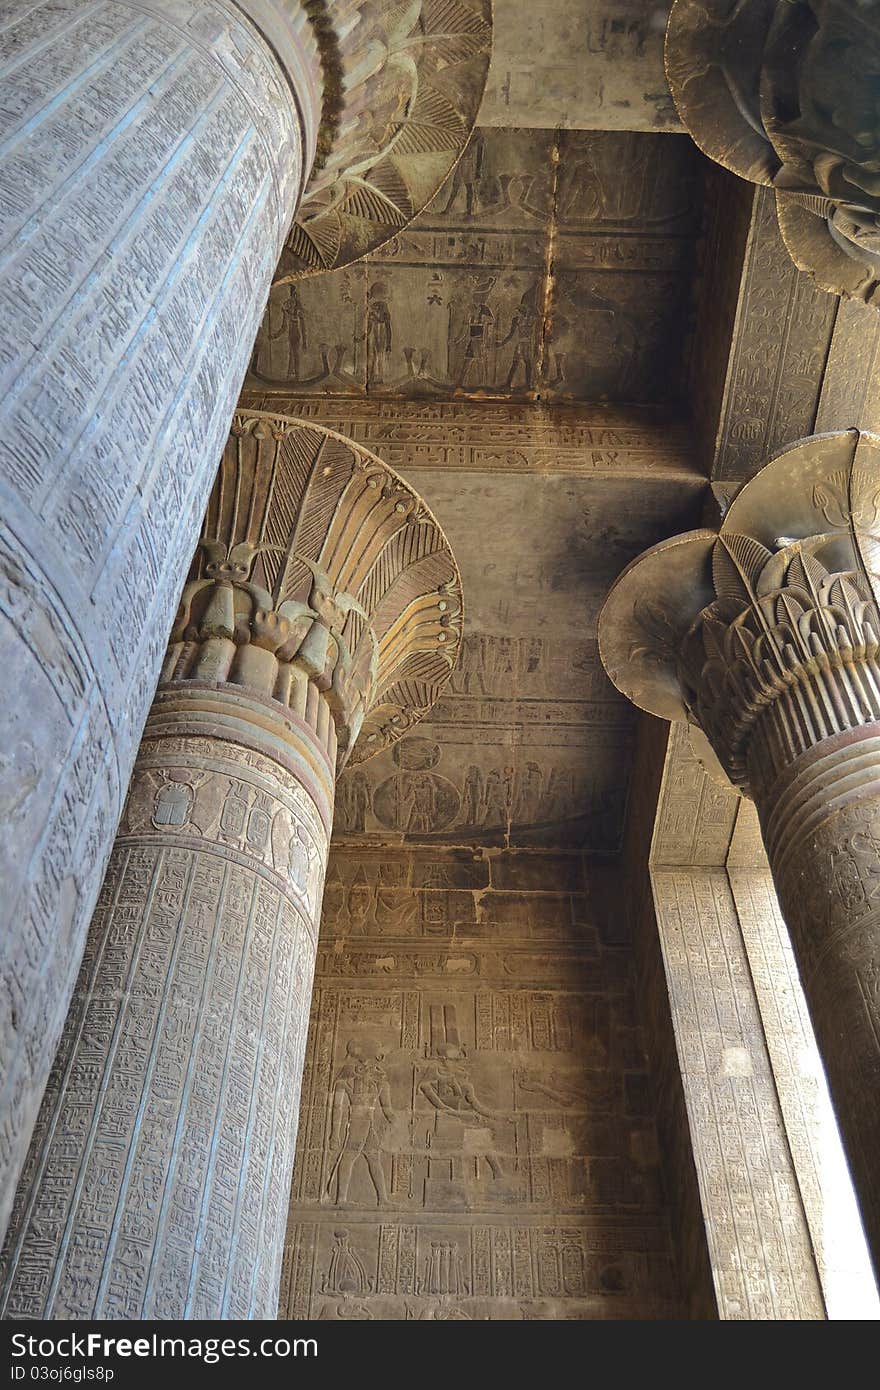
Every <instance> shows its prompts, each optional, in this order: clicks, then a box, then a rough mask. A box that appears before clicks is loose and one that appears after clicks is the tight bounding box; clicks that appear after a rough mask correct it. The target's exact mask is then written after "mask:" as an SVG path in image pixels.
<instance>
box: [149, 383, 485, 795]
mask: <svg viewBox="0 0 880 1390" xmlns="http://www.w3.org/2000/svg"><path fill="white" fill-rule="evenodd" d="M461 623H462V596H461V580H460V578H459V574H458V568H457V566H456V563H455V559H454V557H453V555H452V551H451V550H450V548H449V544H448V542H447V540H446V538H445V536H444V535H443V532H442V530H441V529H440V527H439V525H438V524H437V522H436V521H435V519H434V517H433V516H432V515H431V513H430V512H429V511H428V509H427V507H426V506H425V505H424V503H423V502H422V501H421V499H420V498H419V497H418V496H417V495H416V493H415V492H413V490H412V488H410V487H409V486H408V484H407V483H405V482H404V481H403V479H402V478H400V477H398V475H397V474H396V473H395V472H394V471H393V470H392V469H390V468H389V467H387V465H386V464H384V463H382V461H381V460H380V459H378V458H376V457H375V456H374V455H373V454H370V453H368V451H367V450H366V449H362V448H360V446H359V445H357V444H354V443H352V441H351V440H348V439H345V438H344V437H343V436H342V435H339V434H336V433H334V432H333V431H332V430H328V429H324V428H323V427H322V426H319V425H314V424H311V423H309V422H307V421H303V420H294V419H290V418H288V417H285V416H280V415H271V414H267V413H265V412H262V411H256V412H247V413H244V412H239V413H238V414H236V416H235V418H234V421H233V425H232V432H231V434H230V437H229V441H228V443H227V446H226V448H225V450H224V453H223V458H222V460H221V463H220V471H219V474H218V477H217V481H216V483H215V486H214V491H213V493H212V494H211V499H210V502H209V504H208V511H207V516H206V519H205V525H204V529H203V533H202V539H201V543H200V546H199V551H198V554H197V556H196V559H195V561H194V564H193V568H192V571H191V573H190V578H189V581H188V583H187V585H186V587H185V589H184V591H183V596H182V599H181V603H180V608H179V610H178V615H177V619H176V622H175V625H174V629H173V631H172V636H171V644H170V646H169V649H168V654H167V657H166V661H165V666H164V670H163V676H162V680H163V682H172V683H175V684H177V683H179V682H187V683H192V682H196V683H201V684H207V685H218V684H225V685H233V686H238V687H244V688H245V689H246V690H247V691H248V692H249V693H250V694H251V695H255V696H257V697H259V698H262V699H265V700H269V701H271V702H272V703H273V704H274V705H275V706H278V705H281V706H283V707H284V709H285V710H287V711H289V712H290V713H291V714H292V715H294V716H296V717H297V718H299V719H301V720H305V722H306V723H308V724H309V725H310V726H311V727H312V728H313V729H314V730H316V731H317V732H318V734H319V736H320V738H321V741H322V742H325V743H327V745H328V752H329V754H330V761H331V765H332V764H333V762H334V760H335V762H336V767H337V771H341V770H342V768H343V767H344V766H345V764H346V763H347V762H348V761H349V760H350V759H352V758H353V759H354V761H363V759H364V758H366V757H370V756H372V754H374V753H378V752H379V751H380V750H381V749H382V748H385V747H387V746H388V744H390V743H393V742H395V741H396V740H397V739H398V738H400V737H401V735H402V734H404V733H405V732H406V731H407V730H408V729H410V728H411V727H412V725H413V724H414V723H416V722H417V720H419V719H420V718H421V717H422V716H423V715H424V714H425V713H426V712H427V711H428V710H429V709H430V707H431V705H432V704H433V703H434V701H435V700H436V698H437V696H438V694H439V692H440V689H441V688H442V686H443V684H444V682H445V681H446V679H447V677H448V676H449V674H450V673H451V671H452V668H453V666H454V664H455V659H456V655H457V652H458V646H459V643H460V640H461ZM356 741H358V748H357V751H356V752H355V751H354V749H355V742H356ZM330 743H332V745H333V746H332V747H329V744H330ZM337 748H338V754H337Z"/></svg>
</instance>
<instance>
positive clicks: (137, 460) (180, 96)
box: [0, 0, 303, 1224]
mask: <svg viewBox="0 0 880 1390" xmlns="http://www.w3.org/2000/svg"><path fill="white" fill-rule="evenodd" d="M18 10H19V11H20V12H18V13H15V14H10V16H9V23H8V24H7V25H6V26H5V27H4V32H3V55H2V61H3V63H4V65H5V66H6V68H7V70H6V71H4V74H3V77H2V82H3V90H4V104H3V112H2V116H0V131H2V138H3V139H4V141H5V142H6V143H5V146H4V148H5V162H4V170H3V175H2V190H3V199H2V205H3V212H2V225H3V236H4V245H5V250H3V251H2V252H0V303H2V305H3V315H4V320H5V323H6V327H7V331H6V332H5V333H4V335H3V344H2V347H0V382H2V400H3V405H2V418H3V427H2V430H0V470H2V473H3V481H2V496H0V502H2V508H0V509H2V512H3V517H4V521H5V522H6V524H7V525H8V526H9V528H10V535H11V536H12V537H14V540H13V539H11V540H10V546H11V553H12V561H11V563H12V566H13V573H14V576H15V578H14V580H13V582H14V583H16V584H20V585H21V587H22V588H23V590H24V595H25V597H26V598H27V604H21V605H19V606H18V609H17V613H18V615H19V616H17V615H16V612H13V613H12V615H11V620H10V622H9V624H7V623H4V624H3V626H2V630H0V665H2V669H3V671H4V673H5V679H6V681H7V687H6V689H7V698H6V699H5V700H4V709H5V710H6V711H7V716H6V717H7V720H8V724H7V728H6V734H5V737H4V740H3V742H4V745H5V746H6V747H7V748H9V747H13V746H16V745H17V744H18V742H19V739H18V729H17V723H16V721H17V720H18V719H19V715H18V714H16V711H17V710H19V709H20V703H19V702H21V701H27V702H28V703H31V702H32V703H33V706H34V707H36V708H46V693H45V691H44V690H42V689H40V688H39V687H40V684H41V681H42V679H43V678H42V677H41V676H40V675H39V672H40V670H41V669H45V670H46V671H47V674H48V678H49V680H50V681H51V682H52V684H53V685H54V686H55V688H56V689H58V688H59V687H60V686H61V685H65V684H66V685H68V686H72V687H76V688H77V689H78V690H79V693H78V694H75V695H74V697H73V698H67V697H65V699H64V708H63V709H61V708H60V707H59V708H56V709H55V711H54V713H52V712H51V711H50V710H47V713H46V716H45V718H41V720H40V727H39V733H38V735H37V738H38V741H39V746H38V747H36V746H35V756H36V761H37V764H38V766H39V767H40V768H41V769H42V772H41V777H40V784H39V787H37V788H34V789H33V790H32V791H31V792H30V794H29V797H28V800H27V804H26V805H23V806H22V807H20V808H19V810H20V811H21V815H20V816H19V817H18V819H16V820H13V821H12V823H11V828H10V832H9V837H8V838H9V848H10V852H11V857H10V860H9V867H8V872H7V873H4V904H5V909H4V922H5V927H6V929H5V930H4V932H3V933H2V935H3V939H4V949H5V950H8V953H9V955H8V959H9V961H10V962H11V963H10V965H9V968H8V969H7V968H4V969H3V971H2V974H3V977H4V979H8V980H12V981H13V982H14V983H13V986H12V994H13V996H14V997H13V998H12V999H11V1000H7V1001H5V1007H4V1011H3V1028H4V1035H3V1042H2V1044H0V1054H2V1055H3V1057H4V1061H5V1062H6V1065H7V1068H8V1070H7V1073H6V1078H5V1081H6V1090H5V1092H4V1115H5V1119H4V1128H3V1132H2V1135H0V1146H2V1147H0V1166H2V1169H3V1171H4V1174H5V1175H6V1178H5V1186H4V1188H3V1191H2V1194H0V1224H4V1223H5V1218H6V1215H7V1212H8V1204H9V1202H10V1201H11V1197H12V1186H13V1185H14V1182H15V1178H16V1175H17V1173H18V1171H19V1168H20V1165H21V1161H22V1159H23V1157H24V1148H25V1145H26V1142H27V1136H28V1133H29V1131H30V1128H31V1125H32V1123H33V1119H34V1116H35V1113H36V1107H37V1105H38V1103H39V1097H40V1095H41V1093H42V1089H43V1085H44V1083H45V1078H46V1075H47V1073H48V1070H49V1066H50V1063H51V1058H52V1055H53V1052H54V1049H55V1046H56V1045H57V1042H58V1037H59V1034H60V1031H61V1027H62V1024H63V1019H64V1013H65V1010H66V1006H67V1002H68V1000H69V997H70V991H71V989H72V987H73V981H74V977H75V972H76V967H77V963H78V960H79V957H80V954H81V951H82V943H83V940H84V938H85V932H86V927H87V923H88V919H89V916H90V913H91V910H92V907H93V905H94V902H95V898H96V895H97V892H98V888H99V886H100V882H101V876H102V873H103V868H104V864H105V862H106V856H107V854H108V852H109V848H110V842H111V839H112V835H113V831H114V827H115V823H116V820H117V817H118V812H119V808H120V800H121V793H122V788H123V787H124V785H125V783H126V781H127V778H128V774H129V771H130V768H131V764H132V759H133V755H134V751H135V747H136V742H137V738H138V735H139V732H140V728H141V726H142V723H143V719H144V716H145V714H146V709H147V704H148V701H149V699H150V697H151V695H152V691H153V687H154V683H155V679H156V674H157V670H158V665H159V661H160V658H161V654H162V650H163V648H164V645H165V641H166V637H167V632H168V626H169V623H170V619H171V616H172V610H173V605H174V603H175V602H176V599H177V592H178V587H179V584H180V580H181V578H182V576H183V574H184V572H185V568H186V565H187V564H188V562H189V558H190V555H191V553H192V548H193V542H194V539H195V536H196V534H197V527H198V522H199V520H200V518H201V515H202V512H203V508H204V503H205V498H206V495H207V491H208V488H209V486H210V482H211V476H212V470H213V466H214V462H215V460H216V458H217V457H218V456H219V451H220V447H221V444H222V441H223V438H224V437H225V433H226V430H227V429H228V424H229V419H230V417H231V413H232V407H233V404H234V399H235V394H236V392H237V390H238V387H239V385H240V381H241V377H242V374H243V371H244V367H245V361H246V354H247V352H248V350H249V346H250V335H251V332H252V331H253V330H252V329H251V328H250V327H249V325H253V327H254V329H255V327H256V319H257V316H258V315H259V313H260V312H261V310H262V305H263V296H264V294H265V289H266V286H267V285H268V281H269V277H270V275H271V271H272V269H273V266H274V262H275V258H276V256H277V253H278V249H279V247H280V242H281V238H282V236H283V233H284V231H285V230H286V223H287V220H288V219H289V216H290V211H291V208H292V207H293V205H294V203H295V201H296V198H297V195H298V189H299V186H300V183H301V180H302V174H303V170H302V157H301V151H300V147H299V146H300V133H299V123H298V118H297V113H296V109H295V106H294V103H293V98H292V94H291V92H290V89H289V87H288V86H287V85H286V83H285V81H284V78H283V75H282V74H281V72H280V70H279V69H278V67H277V64H276V62H275V59H274V57H273V56H272V54H271V52H270V50H269V49H268V48H267V47H265V46H264V45H263V44H262V42H261V41H260V40H259V38H258V36H257V34H256V31H255V30H254V29H253V28H252V27H251V26H250V25H248V24H247V23H245V22H244V21H243V20H242V17H241V14H240V11H239V9H238V7H237V6H233V5H229V4H226V3H225V2H224V0H211V3H209V4H195V3H194V0H173V2H172V0H168V2H167V3H165V0H162V3H156V4H151V5H140V4H137V3H129V4H124V5H123V4H119V3H106V4H103V5H101V6H97V7H96V6H89V7H85V8H84V7H83V6H82V5H80V4H77V3H76V0H59V3H57V4H53V5H51V6H50V5H38V6H27V7H24V9H22V7H18ZM26 609H27V610H28V611H29V612H30V613H32V614H33V613H40V612H46V613H50V612H51V614H52V615H53V616H51V617H50V618H49V621H48V625H47V623H46V622H43V623H38V622H35V621H34V620H33V619H31V618H26V617H25V616H24V613H25V610H26ZM55 615H57V616H55ZM65 634H70V641H69V644H68V638H67V636H66V635H65ZM50 672H51V673H52V674H49V673H50ZM50 698H51V697H50ZM22 756H24V757H25V759H26V758H27V756H28V755H27V753H26V750H23V752H22ZM6 959H7V957H6V956H4V961H5V960H6Z"/></svg>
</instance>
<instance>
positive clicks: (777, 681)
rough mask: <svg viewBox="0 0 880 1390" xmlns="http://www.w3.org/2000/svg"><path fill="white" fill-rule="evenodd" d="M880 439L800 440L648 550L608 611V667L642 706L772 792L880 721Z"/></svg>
mask: <svg viewBox="0 0 880 1390" xmlns="http://www.w3.org/2000/svg"><path fill="white" fill-rule="evenodd" d="M878 575H880V437H878V436H875V435H871V434H860V433H859V432H858V431H856V430H850V431H847V432H845V433H842V434H828V435H820V436H816V437H814V438H812V439H805V440H801V441H800V442H799V443H797V444H794V445H792V446H791V447H790V448H789V449H787V450H786V451H785V452H784V453H782V454H780V455H778V456H777V457H776V458H775V459H773V460H772V462H770V463H769V464H767V466H766V467H765V468H764V469H763V470H762V471H761V472H760V473H758V474H757V475H756V477H754V478H753V479H752V480H751V482H748V483H746V485H745V486H744V487H743V488H742V489H741V490H740V492H739V493H738V494H737V496H736V498H735V499H734V501H733V503H732V505H731V506H730V508H729V510H728V512H727V515H726V516H725V518H724V521H723V523H722V525H721V527H720V529H719V531H718V532H717V533H716V532H714V531H706V530H703V531H692V532H690V533H689V534H687V535H684V536H677V537H675V538H674V539H672V540H669V541H664V542H663V543H662V544H660V545H658V546H655V547H654V548H653V549H652V550H649V551H648V552H647V553H646V554H645V555H643V556H641V557H640V558H639V559H637V560H636V561H634V563H633V564H632V565H630V566H629V568H628V569H627V570H625V571H624V573H623V574H622V575H621V577H620V578H619V579H618V581H617V583H616V584H615V586H614V588H613V589H612V591H611V593H610V594H609V597H608V599H607V602H606V604H605V607H604V609H603V612H602V616H601V619H600V625H599V643H600V650H601V653H602V659H603V662H604V664H605V668H606V670H607V671H608V674H609V675H610V677H611V679H612V680H613V681H614V683H615V685H616V686H617V687H618V689H620V690H622V691H623V693H624V694H625V695H627V696H628V697H629V698H630V699H631V700H632V701H633V702H634V703H635V704H637V705H639V706H641V707H642V708H643V709H647V710H649V711H650V712H651V713H653V714H657V715H660V716H661V717H663V718H667V719H686V720H688V721H689V722H690V723H691V724H694V725H696V726H697V727H698V728H699V729H700V730H702V732H703V733H704V734H705V735H706V737H707V738H708V740H709V743H710V745H711V747H712V749H713V750H714V753H715V754H716V756H717V758H718V760H719V762H720V763H721V766H722V767H723V769H724V771H725V772H726V774H727V776H728V777H729V778H730V780H731V781H732V782H733V783H734V784H735V785H736V786H737V787H739V788H740V789H741V790H743V791H745V792H749V793H751V794H755V795H758V794H759V793H760V791H761V789H762V788H763V787H766V786H767V785H768V784H769V782H770V781H772V780H773V778H775V777H776V776H778V775H779V773H780V772H782V770H783V769H784V768H786V767H787V766H789V765H790V764H791V763H792V762H794V761H795V760H796V759H797V758H798V757H800V756H801V755H802V754H804V753H806V752H807V751H808V750H809V749H810V748H812V747H813V746H814V745H815V744H817V743H820V742H821V741H822V740H823V739H826V738H830V737H832V736H834V735H838V734H840V733H843V732H845V731H846V730H848V729H852V728H857V727H859V726H860V725H863V724H868V723H871V722H873V721H877V720H880V662H878V652H880V614H878Z"/></svg>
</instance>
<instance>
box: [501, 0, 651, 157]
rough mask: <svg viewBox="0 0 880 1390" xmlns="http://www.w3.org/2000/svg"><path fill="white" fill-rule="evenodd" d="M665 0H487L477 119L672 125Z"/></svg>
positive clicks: (604, 126)
mask: <svg viewBox="0 0 880 1390" xmlns="http://www.w3.org/2000/svg"><path fill="white" fill-rule="evenodd" d="M669 5H670V0H653V3H649V0H532V2H531V3H530V4H527V5H524V4H522V0H494V12H495V34H494V42H493V46H492V62H491V64H490V67H489V80H488V83H487V84H486V95H485V97H484V98H483V104H482V106H481V107H480V121H481V123H482V124H483V125H491V126H539V127H544V128H550V127H553V126H562V127H564V128H565V129H566V130H669V129H673V130H675V129H677V128H678V118H677V116H676V114H675V107H674V105H673V103H672V98H671V96H670V94H669V88H668V86H667V83H666V77H665V74H664V72H663V32H664V30H665V28H666V19H667V16H668V13H669Z"/></svg>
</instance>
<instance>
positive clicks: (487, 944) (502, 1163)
mask: <svg viewBox="0 0 880 1390" xmlns="http://www.w3.org/2000/svg"><path fill="white" fill-rule="evenodd" d="M507 858H508V856H507V855H506V854H503V853H502V854H500V855H496V854H490V855H489V868H490V872H491V873H492V874H494V875H496V876H500V877H501V878H502V879H504V878H506V877H509V875H508V873H507V870H506V867H505V861H506V860H507ZM476 862H485V856H483V857H482V858H481V859H478V860H477V861H476ZM525 862H526V860H525V856H520V855H517V856H512V857H511V858H510V876H513V877H515V878H517V879H518V880H519V881H520V882H523V876H524V865H525ZM562 862H563V861H561V860H560V859H559V858H558V857H556V856H547V857H545V856H543V855H541V854H536V855H533V856H531V857H530V858H529V869H528V883H529V885H530V886H528V887H526V886H523V888H522V889H520V890H519V891H518V892H517V893H516V894H515V900H516V902H517V904H518V909H519V910H518V913H517V918H516V920H513V919H511V917H510V915H509V913H508V911H507V903H508V902H509V900H510V899H511V897H512V896H514V895H511V894H509V893H497V892H496V891H495V890H493V889H491V888H490V889H489V890H483V889H480V890H474V896H475V898H476V910H477V914H478V919H479V920H478V922H477V923H473V917H474V913H473V911H472V912H471V913H470V914H465V913H463V912H462V909H461V903H460V899H461V897H462V896H463V892H462V890H461V889H457V888H455V887H451V886H450V885H449V880H450V879H451V880H452V882H455V881H457V879H458V870H457V869H456V867H455V859H454V856H453V855H452V854H451V852H450V851H448V850H432V851H427V850H424V849H423V850H418V851H413V852H410V853H408V854H407V855H406V856H405V857H401V856H400V853H399V852H398V853H397V857H396V858H395V861H394V873H393V875H391V876H389V875H388V874H387V870H386V860H385V856H384V853H376V852H370V851H369V850H364V849H361V850H357V849H355V848H353V847H352V848H347V849H345V850H342V849H340V850H338V851H335V852H334V854H333V857H332V861H331V868H330V873H329V878H328V883H327V898H326V908H325V914H324V919H323V923H322V931H321V939H320V946H319V954H318V966H317V972H316V993H315V1004H314V1009H313V1018H312V1031H311V1036H310V1042H309V1051H308V1060H307V1067H306V1079H305V1083H304V1089H303V1104H302V1111H301V1120H300V1133H301V1140H300V1147H299V1150H298V1157H297V1167H296V1175H295V1179H294V1188H293V1202H292V1206H291V1212H290V1227H289V1232H288V1249H287V1253H286V1273H285V1279H284V1284H283V1291H282V1304H281V1316H282V1318H283V1317H294V1318H301V1317H314V1318H321V1319H331V1320H333V1319H339V1318H365V1319H369V1318H394V1319H410V1318H415V1319H429V1320H437V1319H439V1320H443V1319H447V1318H465V1319H479V1320H483V1319H490V1318H491V1319H536V1318H554V1319H559V1318H575V1319H584V1318H648V1317H664V1316H665V1317H669V1316H677V1315H678V1312H679V1307H680V1305H679V1301H678V1300H679V1292H678V1286H677V1280H676V1274H675V1266H674V1259H673V1255H672V1250H671V1242H670V1236H669V1232H668V1229H667V1227H666V1224H665V1222H664V1219H663V1214H662V1212H663V1208H662V1194H661V1190H660V1185H659V1154H658V1149H657V1141H656V1133H655V1121H654V1113H653V1100H652V1098H651V1095H650V1091H649V1089H648V1088H647V1087H646V1085H645V1082H646V1076H647V1067H646V1061H645V1056H644V1052H643V1039H642V1035H641V1033H640V1030H639V1028H638V1024H637V1021H636V1016H635V1009H634V1001H633V995H632V988H631V983H630V977H629V966H628V952H627V950H626V948H621V947H616V948H615V947H604V948H600V947H599V944H598V932H597V924H596V914H595V912H594V911H593V910H592V908H591V905H590V893H591V878H590V870H589V869H588V868H587V869H585V868H584V866H583V865H582V864H581V862H580V861H579V859H578V858H577V857H568V858H567V859H566V860H565V863H566V865H567V867H566V868H565V869H564V870H563V874H564V879H563V881H564V882H566V883H567V884H578V885H579V886H580V885H584V886H585V887H586V894H587V904H588V905H587V907H586V910H585V912H584V913H582V914H581V917H582V919H583V917H584V916H585V917H586V919H587V920H586V922H585V921H583V920H581V922H580V924H576V922H575V920H574V916H575V914H574V912H573V908H572V898H571V895H570V894H558V895H557V894H556V893H555V891H554V890H555V888H556V885H557V884H558V882H559V877H560V865H561V863H562ZM392 879H393V885H394V887H393V892H392V891H389V886H388V885H389V884H390V882H391V880H392ZM584 879H585V884H584ZM426 881H430V882H431V883H432V885H434V886H432V887H431V888H422V887H420V886H419V885H420V884H422V883H425V882H426ZM539 885H540V889H539ZM550 897H554V898H556V897H558V898H559V899H561V900H563V901H564V903H565V909H564V913H560V914H558V915H555V916H554V919H553V920H551V919H550V918H549V917H548V913H547V903H548V900H549V898H550ZM467 917H470V919H471V923H470V924H469V923H468V922H467V920H465V922H464V924H463V921H462V919H463V918H465V919H467Z"/></svg>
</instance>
